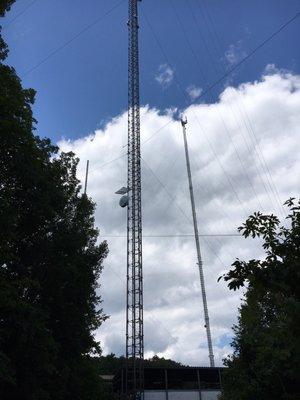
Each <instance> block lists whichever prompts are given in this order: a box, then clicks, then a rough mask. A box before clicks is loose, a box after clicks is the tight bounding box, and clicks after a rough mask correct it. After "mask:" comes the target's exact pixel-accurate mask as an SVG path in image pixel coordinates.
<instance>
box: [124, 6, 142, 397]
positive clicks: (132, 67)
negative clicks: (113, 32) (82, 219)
mask: <svg viewBox="0 0 300 400" xmlns="http://www.w3.org/2000/svg"><path fill="white" fill-rule="evenodd" d="M138 1H140V0H129V19H128V33H129V35H128V38H129V48H128V178H127V179H128V182H127V186H128V190H129V192H128V206H127V311H126V319H127V321H126V364H127V367H126V394H127V398H130V399H135V400H136V399H140V398H141V397H142V393H143V359H144V329H143V270H142V210H141V150H140V98H139V51H138V29H139V26H138Z"/></svg>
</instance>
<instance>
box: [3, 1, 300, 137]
mask: <svg viewBox="0 0 300 400" xmlns="http://www.w3.org/2000/svg"><path fill="white" fill-rule="evenodd" d="M31 3H32V0H18V1H16V3H15V4H14V5H13V7H12V10H11V11H10V12H9V13H8V14H7V16H6V18H5V19H4V20H3V33H4V37H5V39H6V41H7V42H8V44H9V47H10V56H9V58H8V63H10V64H11V65H13V66H14V67H15V68H16V70H17V72H18V74H19V75H20V76H23V75H24V73H25V72H26V71H28V70H30V69H31V68H32V67H34V66H35V65H36V64H38V63H39V62H40V61H41V60H43V59H44V58H45V57H47V56H48V55H49V54H50V53H51V52H52V51H53V50H55V49H57V48H58V47H60V46H61V45H63V44H64V43H66V42H67V41H68V40H69V39H71V38H72V37H74V36H75V35H76V34H77V33H78V32H80V31H81V30H82V29H84V28H85V27H86V26H88V25H90V24H91V23H93V22H94V21H95V20H96V19H98V18H99V17H101V16H102V15H104V14H105V13H106V12H107V11H109V10H110V9H111V8H112V7H114V5H116V4H118V3H119V2H118V1H117V0H101V1H99V0H88V1H86V2H82V1H81V0H64V1H61V0H37V1H35V2H33V4H32V5H31ZM28 6H29V7H28ZM27 7H28V9H27V10H26V11H25V12H24V13H23V14H22V15H20V16H19V17H17V18H16V19H15V20H14V21H12V20H13V19H14V18H15V16H17V15H18V14H19V13H21V12H22V11H23V10H25V9H26V8H27ZM299 9H300V7H299V1H296V0H295V1H294V0H263V1H261V0H259V1H257V0H256V1H249V0H247V1H243V2H241V1H238V0H235V1H233V0H226V1H225V0H221V1H220V0H218V1H217V0H209V1H208V0H188V1H182V0H163V1H150V0H143V1H142V2H141V4H140V10H141V17H140V27H141V29H140V53H141V62H140V63H141V103H142V104H149V105H150V106H153V107H157V108H158V109H160V110H164V109H166V108H169V107H179V108H182V107H184V106H185V105H186V97H185V96H186V95H184V94H183V93H182V92H183V91H185V90H186V88H188V87H192V86H195V87H197V88H202V89H203V88H204V89H205V87H207V85H208V84H209V83H211V82H214V81H215V80H216V78H217V77H219V76H221V75H222V74H223V73H224V71H225V70H226V68H229V66H230V62H232V63H234V62H235V61H239V60H240V59H241V58H242V57H243V56H244V55H246V54H247V53H248V52H249V51H251V49H253V48H254V47H256V46H257V45H258V44H259V43H260V42H262V41H263V40H264V39H265V38H266V37H268V36H269V35H270V34H271V33H272V32H274V31H276V30H277V29H278V27H280V26H281V25H282V24H283V23H284V22H286V21H287V20H288V19H289V18H291V17H292V16H293V15H295V14H296V13H297V12H298V11H299ZM145 17H146V18H147V20H148V21H150V25H151V28H150V27H149V24H148V22H147V20H146V19H145ZM126 20H127V1H123V2H121V3H120V5H118V6H117V7H116V8H115V9H114V10H113V11H112V12H111V13H109V14H108V15H107V16H105V17H104V18H103V19H102V20H100V21H99V22H98V23H96V24H95V25H94V26H92V27H91V28H89V29H88V30H87V31H86V32H84V33H83V34H81V35H80V36H79V37H78V38H77V39H75V40H74V41H72V43H70V44H69V45H67V46H66V47H65V48H63V49H62V50H60V51H58V52H57V53H56V54H55V55H53V56H51V57H50V58H49V59H48V60H47V61H45V62H44V63H43V64H42V65H40V66H39V67H38V68H36V69H35V70H33V71H32V72H31V73H29V74H27V75H26V76H24V78H23V83H24V86H25V87H33V88H34V89H36V90H37V97H36V104H35V107H34V112H35V117H36V119H37V120H38V125H37V131H38V134H39V135H41V136H48V137H51V138H52V139H53V140H54V141H55V142H57V141H58V140H59V139H60V138H61V137H65V138H78V137H81V136H83V135H86V134H88V133H90V132H92V131H93V130H94V129H96V128H97V127H101V126H102V125H103V124H104V123H105V122H106V121H108V120H110V119H111V118H112V117H113V116H116V115H118V114H120V112H121V111H123V110H125V109H126V104H127V97H126V96H127V26H126ZM10 21H12V22H11V23H9V22H10ZM7 24H8V26H7V27H6V25H7ZM152 30H153V31H154V32H155V35H156V37H157V38H158V41H159V44H158V43H157V40H156V38H155V36H154V35H153V32H152ZM299 34H300V28H299V19H298V20H296V21H294V22H293V23H292V24H291V25H290V26H288V27H287V28H286V29H285V30H284V31H283V32H281V33H280V34H279V35H278V36H277V37H275V38H274V39H273V40H272V41H271V42H270V43H268V44H267V45H266V46H265V47H264V48H263V49H261V50H259V51H258V52H257V53H256V54H255V55H254V56H253V57H252V58H251V59H250V60H249V61H248V62H247V63H245V65H243V66H241V67H240V68H239V69H238V71H237V72H235V73H234V74H233V75H232V76H231V78H230V83H231V84H234V85H236V84H238V83H241V82H245V81H253V80H255V79H258V78H259V76H260V75H261V73H262V71H263V70H264V68H265V66H266V65H267V64H270V63H274V64H275V65H276V66H277V67H278V68H285V69H289V70H291V71H293V72H295V73H297V72H299V65H300V63H299V60H300V51H299V46H298V43H297V40H296V38H297V37H299ZM161 48H162V49H163V52H162V51H161ZM226 55H227V56H226ZM165 64H168V66H169V67H170V68H171V69H172V71H173V72H172V73H173V76H172V78H173V80H172V82H171V84H169V85H163V86H162V85H160V84H159V83H158V81H157V80H156V79H155V76H157V75H158V73H159V72H158V69H159V66H161V65H162V66H164V65H165ZM162 68H164V67H162ZM226 83H228V81H227V82H226V81H225V82H224V84H221V85H218V86H217V87H216V88H215V89H214V90H213V91H212V92H211V94H210V95H207V96H205V98H204V99H202V101H203V100H204V101H206V102H211V101H214V100H215V99H216V98H217V96H218V95H219V93H220V92H221V91H222V90H223V89H224V85H225V84H226ZM178 86H180V87H178Z"/></svg>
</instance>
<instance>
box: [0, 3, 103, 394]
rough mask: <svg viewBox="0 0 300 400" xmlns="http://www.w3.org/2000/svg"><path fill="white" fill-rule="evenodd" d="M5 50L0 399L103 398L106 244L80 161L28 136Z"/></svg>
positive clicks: (1, 67)
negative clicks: (98, 332)
mask: <svg viewBox="0 0 300 400" xmlns="http://www.w3.org/2000/svg"><path fill="white" fill-rule="evenodd" d="M12 3H13V1H1V3H0V14H1V15H4V13H5V11H6V10H8V9H9V7H10V5H11V4H12ZM6 55H7V46H6V44H5V43H4V41H3V39H2V38H1V40H0V59H1V63H0V93H1V95H0V137H1V141H0V398H1V400H6V399H7V400H8V399H9V400H13V399H23V400H29V399H30V400H44V399H45V400H46V399H47V400H52V399H53V400H54V399H56V400H60V399H64V400H65V399H72V400H76V399H81V400H84V399H89V400H93V399H101V398H102V397H101V388H102V387H101V382H100V381H99V378H98V372H97V370H96V369H95V368H94V364H93V363H92V362H91V358H90V355H91V354H92V353H94V354H100V347H99V343H97V342H96V341H95V339H94V336H93V331H94V330H95V329H97V328H98V327H99V326H100V324H101V323H102V321H103V320H104V319H105V318H106V317H105V315H104V314H103V311H102V309H101V307H99V304H100V303H101V299H100V296H99V294H98V290H97V289H98V279H99V276H100V273H101V270H102V262H103V259H104V258H105V257H106V254H107V245H106V243H105V242H103V243H101V244H99V245H98V244H97V236H98V232H97V229H95V227H94V217H93V214H94V208H95V205H94V204H93V203H92V201H91V200H90V199H89V198H87V196H85V195H81V193H80V185H79V181H78V180H77V178H76V167H77V163H78V160H77V159H76V158H75V156H74V154H72V153H61V154H60V153H59V149H58V148H57V147H56V146H54V145H52V144H51V142H50V140H49V139H41V138H39V137H37V136H35V135H34V134H33V132H34V129H35V128H34V126H35V122H36V121H35V120H34V118H33V115H32V109H31V107H32V104H33V102H34V95H35V92H34V90H32V89H23V88H22V85H21V81H20V79H19V78H18V77H17V75H16V72H15V70H14V69H13V68H11V67H9V66H7V65H5V64H4V63H3V61H4V60H5V57H6Z"/></svg>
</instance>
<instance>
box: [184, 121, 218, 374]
mask: <svg viewBox="0 0 300 400" xmlns="http://www.w3.org/2000/svg"><path fill="white" fill-rule="evenodd" d="M186 124H187V119H186V118H185V119H183V118H181V125H182V131H183V141H184V149H185V158H186V168H187V174H188V179H189V190H190V198H191V206H192V214H193V224H194V234H195V242H196V250H197V258H198V263H197V264H198V268H199V276H200V285H201V293H202V302H203V310H204V321H205V325H204V326H205V328H206V336H207V344H208V357H209V361H210V366H211V367H214V366H215V362H214V353H213V347H212V340H211V333H210V324H209V316H208V306H207V299H206V291H205V282H204V274H203V263H202V257H201V251H200V241H199V232H198V223H197V214H196V207H195V198H194V189H193V181H192V173H191V165H190V157H189V148H188V143H187V138H186Z"/></svg>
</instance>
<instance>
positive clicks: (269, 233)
mask: <svg viewBox="0 0 300 400" xmlns="http://www.w3.org/2000/svg"><path fill="white" fill-rule="evenodd" d="M285 205H286V206H287V207H288V208H289V215H288V217H287V219H286V223H285V224H284V226H281V225H280V222H279V219H278V218H277V217H276V216H274V215H262V214H261V213H255V214H254V215H253V216H250V217H249V218H248V220H247V221H246V223H245V224H244V225H243V226H242V227H240V228H239V230H240V231H241V232H242V233H243V235H244V236H245V237H246V238H247V237H253V238H255V237H260V238H261V239H262V241H263V249H264V250H265V253H266V257H265V258H264V259H263V260H250V261H248V262H245V261H241V260H236V261H235V262H234V263H233V264H232V266H233V269H232V270H230V271H229V272H228V273H227V274H226V275H225V276H224V277H223V278H224V279H225V281H227V282H228V286H229V288H230V289H231V290H236V289H238V288H240V287H245V288H246V294H245V297H244V301H243V303H242V306H241V308H240V310H239V319H238V324H237V325H236V326H235V327H234V334H235V336H234V340H233V343H232V346H233V349H234V353H233V355H232V356H230V357H228V358H227V359H226V360H225V365H226V366H227V367H228V370H225V372H224V377H223V388H224V394H223V397H222V399H224V400H225V399H226V400H227V399H228V400H229V399H230V400H235V399H236V400H250V399H251V400H252V399H255V400H260V399H264V400H267V399H270V400H271V399H278V400H281V399H282V400H283V399H284V400H287V399H289V400H296V399H299V398H300V388H299V370H300V340H299V337H300V318H299V316H300V298H299V297H300V296H299V287H300V282H299V278H300V270H299V264H300V212H299V211H300V202H299V201H298V202H296V201H295V199H290V200H288V201H287V202H286V203H285Z"/></svg>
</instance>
